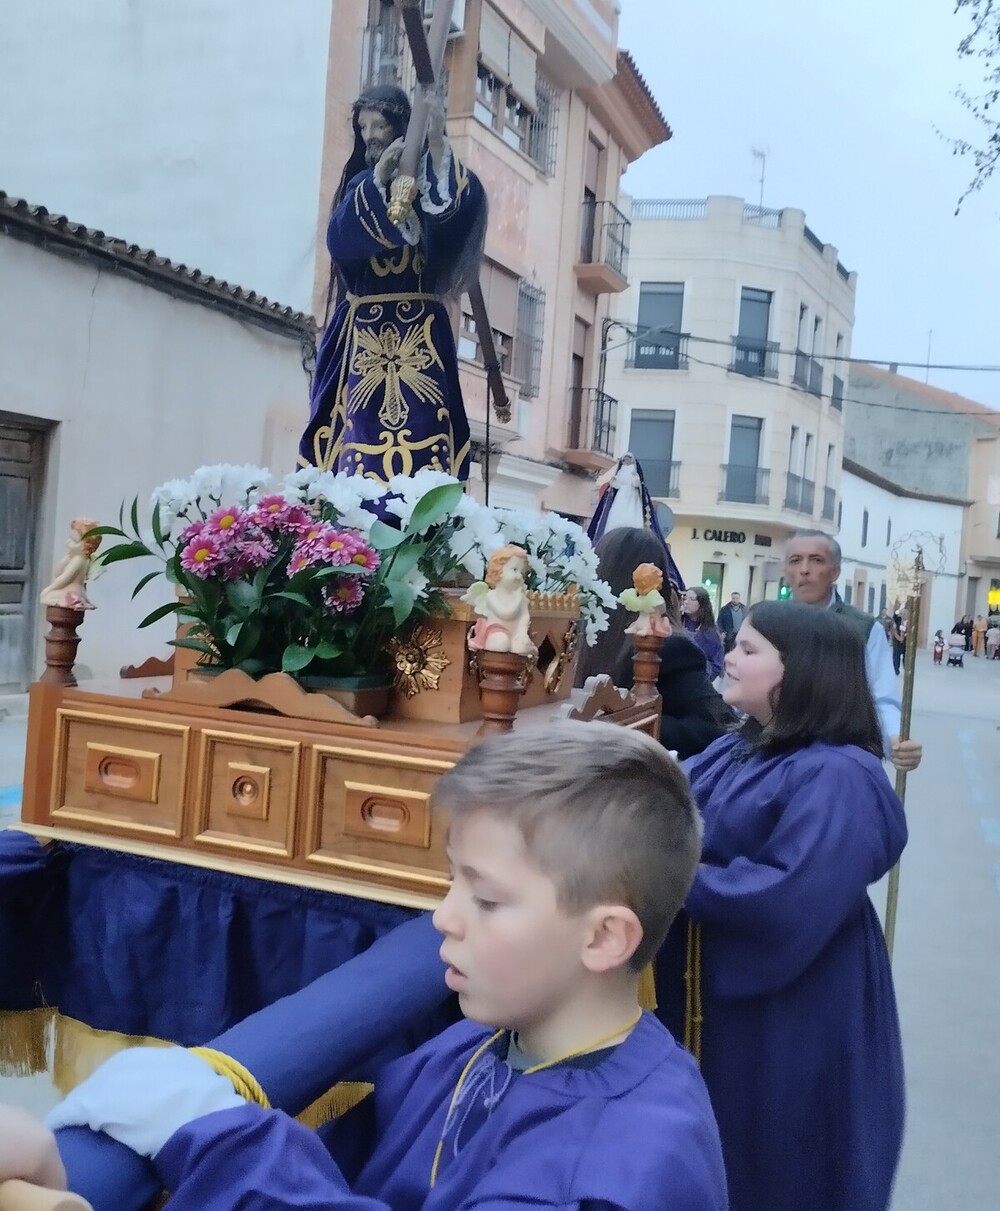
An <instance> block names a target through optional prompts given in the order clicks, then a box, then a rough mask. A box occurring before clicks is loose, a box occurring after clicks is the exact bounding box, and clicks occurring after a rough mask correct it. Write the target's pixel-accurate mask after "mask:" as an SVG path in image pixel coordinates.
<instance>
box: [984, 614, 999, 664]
mask: <svg viewBox="0 0 1000 1211" xmlns="http://www.w3.org/2000/svg"><path fill="white" fill-rule="evenodd" d="M986 659H987V660H1000V619H997V618H992V619H990V625H989V627H988V628H987V631H986Z"/></svg>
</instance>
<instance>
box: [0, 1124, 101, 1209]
mask: <svg viewBox="0 0 1000 1211" xmlns="http://www.w3.org/2000/svg"><path fill="white" fill-rule="evenodd" d="M0 1211H91V1206H90V1203H88V1202H87V1201H86V1199H83V1198H81V1197H80V1196H79V1195H78V1194H67V1193H66V1170H65V1169H64V1168H63V1164H62V1161H61V1160H60V1158H59V1153H58V1151H57V1150H56V1142H55V1140H54V1139H53V1138H52V1133H51V1132H50V1131H49V1130H48V1129H47V1128H45V1127H43V1126H42V1124H41V1123H40V1122H38V1120H37V1119H34V1118H32V1117H31V1115H30V1114H28V1113H27V1112H26V1111H24V1110H21V1109H19V1108H18V1107H16V1106H7V1105H2V1106H0Z"/></svg>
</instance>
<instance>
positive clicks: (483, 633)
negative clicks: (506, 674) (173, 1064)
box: [462, 546, 538, 659]
mask: <svg viewBox="0 0 1000 1211" xmlns="http://www.w3.org/2000/svg"><path fill="white" fill-rule="evenodd" d="M527 568H528V553H527V551H525V550H524V549H523V548H522V547H514V546H506V547H501V548H500V550H499V551H496V552H495V553H494V554H493V555H492V557H491V558H490V562H489V566H488V567H487V569H486V579H485V580H477V581H475V583H474V584H472V585H471V586H470V587H469V589H468V590H467V591H466V593H465V594H464V596H463V597H462V600H463V601H467V602H469V604H470V605H471V606H472V607H473V609H474V610H475V611H476V613H477V614H479V615H480V617H479V618H477V619H476V624H475V626H474V627H473V628H472V630H471V631H470V632H469V648H470V650H471V651H473V652H480V651H484V650H485V651H487V652H514V653H515V654H516V655H518V656H530V657H531V658H532V659H534V658H535V657H536V656H537V655H538V649H537V648H536V647H535V645H534V644H533V643H532V642H531V636H530V635H529V634H528V627H529V626H530V624H531V616H530V615H529V613H528V594H527V590H526V589H525V587H524V574H525V572H526V571H527Z"/></svg>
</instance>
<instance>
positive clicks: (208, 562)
mask: <svg viewBox="0 0 1000 1211" xmlns="http://www.w3.org/2000/svg"><path fill="white" fill-rule="evenodd" d="M224 560H225V556H223V554H222V552H221V551H220V549H219V539H218V538H217V537H216V536H215V535H214V534H199V535H197V536H196V537H195V538H193V539H192V540H191V541H190V542H189V543H188V544H187V546H186V547H185V548H184V550H183V551H182V552H181V567H182V568H184V570H185V571H187V572H192V573H193V574H194V575H195V576H200V577H201V578H202V580H205V579H207V578H208V577H209V576H211V574H212V572H213V571H214V569H215V568H217V567H218V566H219V564H220V563H223V562H224Z"/></svg>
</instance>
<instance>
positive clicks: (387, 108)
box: [351, 93, 410, 118]
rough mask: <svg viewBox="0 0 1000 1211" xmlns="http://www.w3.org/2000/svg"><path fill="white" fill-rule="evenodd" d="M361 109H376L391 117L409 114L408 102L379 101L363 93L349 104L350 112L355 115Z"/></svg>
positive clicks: (402, 116) (401, 116)
mask: <svg viewBox="0 0 1000 1211" xmlns="http://www.w3.org/2000/svg"><path fill="white" fill-rule="evenodd" d="M363 109H377V110H378V112H379V113H380V114H386V115H387V116H389V117H392V118H405V117H407V116H408V115H409V112H410V106H409V104H408V103H407V104H403V103H402V102H401V101H380V100H378V99H376V98H375V97H366V96H365V95H364V94H363V93H362V95H361V96H360V97H358V99H357V100H356V101H355V102H354V104H353V105H352V106H351V112H352V113H353V114H354V116H355V117H357V116H358V114H359V113H361V111H362V110H363Z"/></svg>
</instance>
